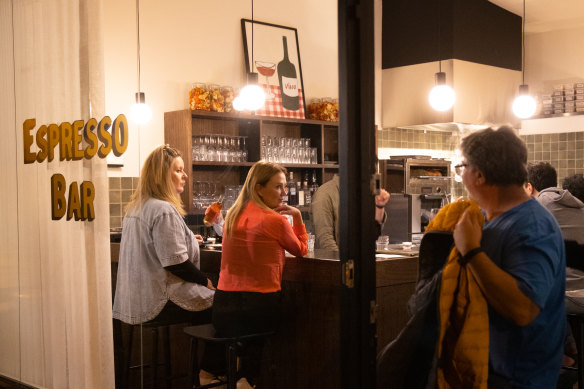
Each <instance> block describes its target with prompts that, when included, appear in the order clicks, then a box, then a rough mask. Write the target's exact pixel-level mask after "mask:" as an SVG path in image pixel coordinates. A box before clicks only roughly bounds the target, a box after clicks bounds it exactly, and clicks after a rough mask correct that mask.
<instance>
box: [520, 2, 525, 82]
mask: <svg viewBox="0 0 584 389" xmlns="http://www.w3.org/2000/svg"><path fill="white" fill-rule="evenodd" d="M521 84H523V85H525V0H523V19H522V20H521Z"/></svg>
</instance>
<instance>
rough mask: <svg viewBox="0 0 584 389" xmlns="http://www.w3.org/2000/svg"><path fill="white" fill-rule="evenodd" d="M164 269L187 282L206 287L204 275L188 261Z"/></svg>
mask: <svg viewBox="0 0 584 389" xmlns="http://www.w3.org/2000/svg"><path fill="white" fill-rule="evenodd" d="M164 268H165V269H166V270H168V271H169V272H171V273H172V274H174V275H175V276H177V277H178V278H180V279H183V280H185V281H187V282H193V283H195V284H200V285H203V286H207V285H208V280H207V277H206V276H205V274H203V272H202V271H200V270H199V269H197V267H196V266H195V265H194V264H193V263H192V262H191V261H189V260H187V261H184V262H183V263H179V264H178V265H171V266H165V267H164Z"/></svg>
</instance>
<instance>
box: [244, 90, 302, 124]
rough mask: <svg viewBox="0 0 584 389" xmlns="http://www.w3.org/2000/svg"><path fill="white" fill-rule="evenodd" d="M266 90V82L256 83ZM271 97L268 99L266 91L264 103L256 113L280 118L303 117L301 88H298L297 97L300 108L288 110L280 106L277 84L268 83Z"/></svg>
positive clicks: (280, 97) (280, 96) (280, 99)
mask: <svg viewBox="0 0 584 389" xmlns="http://www.w3.org/2000/svg"><path fill="white" fill-rule="evenodd" d="M258 85H259V86H261V87H262V88H263V89H264V92H265V91H266V84H262V83H258ZM269 88H270V89H269V90H270V92H271V94H272V96H273V97H272V98H271V99H269V100H268V98H269V97H270V96H269V93H266V103H265V105H264V106H263V107H262V108H260V109H258V110H257V111H255V112H256V114H257V115H265V116H276V117H281V118H293V119H304V118H305V117H304V99H303V98H302V93H303V91H302V89H298V99H300V108H298V110H296V111H290V110H289V109H286V108H284V107H283V106H282V95H281V94H280V87H279V86H278V85H269Z"/></svg>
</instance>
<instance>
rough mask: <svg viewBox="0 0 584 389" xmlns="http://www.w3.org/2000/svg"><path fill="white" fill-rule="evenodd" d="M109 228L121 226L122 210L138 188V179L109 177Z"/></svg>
mask: <svg viewBox="0 0 584 389" xmlns="http://www.w3.org/2000/svg"><path fill="white" fill-rule="evenodd" d="M108 181H109V197H110V205H109V206H110V228H119V227H121V226H122V217H123V216H124V209H125V208H126V205H127V204H128V203H129V202H130V196H132V193H134V191H135V190H136V188H137V187H138V177H109V179H108Z"/></svg>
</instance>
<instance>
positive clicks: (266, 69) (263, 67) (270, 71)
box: [255, 61, 276, 100]
mask: <svg viewBox="0 0 584 389" xmlns="http://www.w3.org/2000/svg"><path fill="white" fill-rule="evenodd" d="M255 66H256V69H257V70H258V73H259V74H261V75H262V76H264V77H266V100H272V99H273V98H274V97H275V96H274V94H273V93H272V90H271V88H270V77H271V76H273V75H274V73H275V72H276V64H274V63H272V62H265V61H255Z"/></svg>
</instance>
